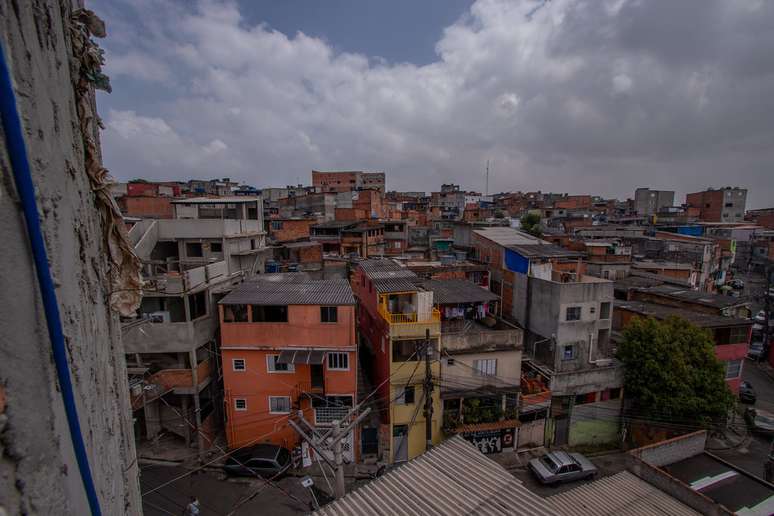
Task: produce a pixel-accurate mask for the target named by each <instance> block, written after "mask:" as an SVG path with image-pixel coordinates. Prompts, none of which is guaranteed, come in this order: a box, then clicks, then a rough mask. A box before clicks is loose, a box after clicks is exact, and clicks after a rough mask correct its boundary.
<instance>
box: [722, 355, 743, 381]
mask: <svg viewBox="0 0 774 516" xmlns="http://www.w3.org/2000/svg"><path fill="white" fill-rule="evenodd" d="M740 374H742V361H741V360H729V361H728V362H726V379H727V380H728V379H731V378H739V375H740Z"/></svg>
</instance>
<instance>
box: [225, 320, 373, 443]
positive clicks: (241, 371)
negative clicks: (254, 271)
mask: <svg viewBox="0 0 774 516" xmlns="http://www.w3.org/2000/svg"><path fill="white" fill-rule="evenodd" d="M247 308H248V321H252V320H253V318H252V308H251V307H250V306H248V307H247ZM336 309H337V321H336V322H333V323H328V322H322V321H321V306H320V305H289V306H288V307H287V314H288V315H287V322H225V321H224V307H223V306H221V307H220V328H221V341H222V345H221V351H222V356H223V383H224V391H225V396H224V397H225V401H224V402H225V413H226V425H225V426H226V437H227V440H228V445H229V447H230V448H234V447H239V446H245V445H249V444H257V443H261V442H270V443H273V444H277V445H280V446H284V447H286V448H288V449H292V448H293V447H295V446H297V445H299V444H300V438H299V436H298V434H296V432H295V431H294V430H293V429H292V428H290V426H289V425H288V424H287V421H288V417H289V416H290V414H291V413H293V414H295V413H296V412H297V411H298V410H302V411H303V413H304V417H305V419H306V420H307V421H308V422H310V423H312V424H313V425H317V424H320V425H324V424H326V423H325V422H323V420H324V417H323V410H325V409H322V408H319V407H318V408H315V407H314V406H313V401H314V402H315V403H316V404H319V402H320V400H324V399H325V397H326V396H348V397H351V398H352V403H353V404H354V403H355V402H356V397H357V364H358V359H357V345H356V341H355V307H354V306H353V305H339V306H337V307H336ZM293 349H300V350H307V351H312V350H314V351H319V352H323V353H325V355H324V358H323V363H322V365H320V366H312V365H308V364H301V363H297V364H293V365H292V366H291V367H289V369H291V370H289V371H277V370H272V364H273V363H274V360H273V357H277V356H278V355H279V354H280V352H281V351H282V350H293ZM331 353H337V354H338V353H341V354H346V356H347V358H346V362H347V368H346V369H344V368H339V369H334V368H331V367H330V366H331V363H332V362H331V360H332V359H331V358H330V357H329V355H330V354H331ZM340 357H341V355H336V360H340ZM314 367H319V368H320V369H319V370H320V371H321V375H320V377H317V379H316V380H315V379H314V378H313V376H314V375H313V374H312V370H313V368H314ZM275 396H276V397H282V398H285V397H286V398H289V405H290V406H289V412H288V411H282V412H272V411H271V410H270V397H275ZM238 400H243V401H238ZM329 422H330V421H327V423H329ZM355 439H357V435H355ZM355 442H357V441H355Z"/></svg>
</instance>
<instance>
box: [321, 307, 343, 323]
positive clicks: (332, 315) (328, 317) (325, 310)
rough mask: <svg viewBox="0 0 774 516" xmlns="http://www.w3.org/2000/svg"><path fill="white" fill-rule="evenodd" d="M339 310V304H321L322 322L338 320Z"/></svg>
mask: <svg viewBox="0 0 774 516" xmlns="http://www.w3.org/2000/svg"><path fill="white" fill-rule="evenodd" d="M338 317H339V310H338V307H337V306H321V307H320V322H324V323H335V322H336V321H338Z"/></svg>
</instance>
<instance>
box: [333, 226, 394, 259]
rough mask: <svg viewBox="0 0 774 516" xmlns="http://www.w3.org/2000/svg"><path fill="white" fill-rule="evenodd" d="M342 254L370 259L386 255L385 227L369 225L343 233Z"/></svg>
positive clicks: (349, 229)
mask: <svg viewBox="0 0 774 516" xmlns="http://www.w3.org/2000/svg"><path fill="white" fill-rule="evenodd" d="M341 254H342V255H352V256H359V257H360V258H368V257H370V256H383V255H384V225H382V224H373V225H371V224H368V225H358V226H356V227H352V228H347V229H343V230H342V231H341Z"/></svg>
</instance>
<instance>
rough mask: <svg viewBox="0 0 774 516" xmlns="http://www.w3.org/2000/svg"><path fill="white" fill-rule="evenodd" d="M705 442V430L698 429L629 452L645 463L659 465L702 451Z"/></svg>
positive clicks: (686, 457) (677, 460)
mask: <svg viewBox="0 0 774 516" xmlns="http://www.w3.org/2000/svg"><path fill="white" fill-rule="evenodd" d="M706 444H707V432H706V431H705V430H699V431H698V432H693V433H690V434H686V435H681V436H679V437H674V438H672V439H667V440H666V441H661V442H658V443H654V444H651V445H648V446H643V447H642V448H637V449H636V450H632V451H630V452H629V453H631V454H632V455H633V456H634V457H637V458H638V459H640V460H641V461H643V462H645V463H646V464H650V465H651V466H656V467H659V466H664V465H666V464H672V463H674V462H679V461H681V460H684V459H688V458H690V457H693V456H694V455H698V454H700V453H704V446H705V445H706Z"/></svg>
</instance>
